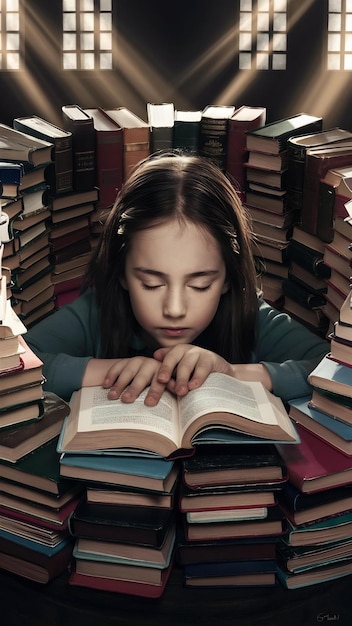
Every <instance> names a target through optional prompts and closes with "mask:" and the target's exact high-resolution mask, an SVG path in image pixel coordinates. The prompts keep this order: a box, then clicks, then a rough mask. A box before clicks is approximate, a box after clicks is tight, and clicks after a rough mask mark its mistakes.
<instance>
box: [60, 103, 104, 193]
mask: <svg viewBox="0 0 352 626" xmlns="http://www.w3.org/2000/svg"><path fill="white" fill-rule="evenodd" d="M61 110H62V118H63V126H64V128H65V129H66V130H67V131H69V132H71V133H72V164H73V189H74V191H89V190H90V189H93V187H94V185H95V180H96V148H95V129H94V122H93V118H92V117H91V116H90V115H88V114H87V113H86V112H85V111H84V110H83V109H81V107H79V106H78V105H76V104H66V105H63V106H62V107H61Z"/></svg>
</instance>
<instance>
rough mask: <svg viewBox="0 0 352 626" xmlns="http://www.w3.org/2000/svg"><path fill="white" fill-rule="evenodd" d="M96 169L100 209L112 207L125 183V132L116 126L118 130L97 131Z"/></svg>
mask: <svg viewBox="0 0 352 626" xmlns="http://www.w3.org/2000/svg"><path fill="white" fill-rule="evenodd" d="M96 169H97V187H98V188H99V200H98V202H97V207H98V208H99V209H107V208H110V207H111V206H112V205H113V204H114V202H115V200H116V195H117V192H118V191H119V189H121V187H122V183H123V134H122V129H121V128H118V127H116V132H113V133H107V132H106V131H101V132H100V131H98V130H97V131H96Z"/></svg>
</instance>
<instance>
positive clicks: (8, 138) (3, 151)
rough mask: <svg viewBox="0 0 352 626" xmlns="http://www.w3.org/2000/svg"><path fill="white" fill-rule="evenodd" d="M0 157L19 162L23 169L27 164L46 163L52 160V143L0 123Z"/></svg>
mask: <svg viewBox="0 0 352 626" xmlns="http://www.w3.org/2000/svg"><path fill="white" fill-rule="evenodd" d="M0 159H2V160H4V161H17V162H21V163H23V166H24V168H25V169H26V165H28V164H30V165H31V166H36V165H42V164H47V163H50V162H51V161H53V160H54V145H53V143H52V142H48V141H44V140H41V139H38V138H36V137H33V136H31V135H30V134H28V133H23V132H21V131H19V130H16V129H15V128H11V127H10V126H7V125H6V124H0Z"/></svg>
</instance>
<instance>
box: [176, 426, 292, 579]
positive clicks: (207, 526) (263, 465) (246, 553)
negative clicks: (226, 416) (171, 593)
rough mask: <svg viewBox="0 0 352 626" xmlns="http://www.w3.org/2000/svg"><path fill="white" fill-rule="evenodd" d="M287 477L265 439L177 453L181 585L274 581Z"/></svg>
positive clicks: (280, 462) (282, 465)
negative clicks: (182, 454)
mask: <svg viewBox="0 0 352 626" xmlns="http://www.w3.org/2000/svg"><path fill="white" fill-rule="evenodd" d="M248 439H249V438H247V441H248ZM285 480H286V471H285V467H284V463H283V460H282V458H281V456H280V454H279V453H278V452H277V449H276V447H275V445H274V444H273V443H263V440H258V441H257V442H256V443H247V442H246V439H244V442H243V443H240V442H239V443H237V444H226V445H223V446H216V445H211V446H207V445H198V446H196V452H195V455H194V456H193V457H191V458H189V459H184V460H183V462H182V481H181V484H182V486H181V490H180V500H179V508H180V512H181V514H182V521H183V529H182V535H181V538H180V540H179V543H178V549H177V560H178V562H179V563H180V565H182V566H183V568H184V583H185V585H186V586H187V587H231V586H233V587H240V586H243V587H245V586H258V585H260V586H271V585H275V583H276V543H277V540H278V537H279V536H280V535H281V534H282V533H283V532H284V530H285V520H284V516H283V514H282V512H281V510H280V509H279V507H278V505H277V494H278V492H279V490H280V489H281V488H282V486H283V484H284V482H285Z"/></svg>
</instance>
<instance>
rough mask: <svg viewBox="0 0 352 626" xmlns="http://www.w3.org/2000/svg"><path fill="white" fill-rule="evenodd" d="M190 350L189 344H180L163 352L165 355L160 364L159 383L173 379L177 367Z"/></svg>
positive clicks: (165, 382)
mask: <svg viewBox="0 0 352 626" xmlns="http://www.w3.org/2000/svg"><path fill="white" fill-rule="evenodd" d="M162 350H163V349H162ZM189 350H190V347H189V346H188V345H180V346H175V347H173V348H171V349H167V351H165V352H164V353H163V354H164V357H163V360H162V365H161V366H160V369H159V372H158V381H159V383H162V384H167V383H168V382H169V381H170V380H171V378H172V376H173V375H174V372H175V370H176V368H178V366H179V363H180V361H181V360H182V359H183V358H184V357H185V354H187V352H188V351H189ZM158 352H159V351H158ZM160 354H161V350H160Z"/></svg>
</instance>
